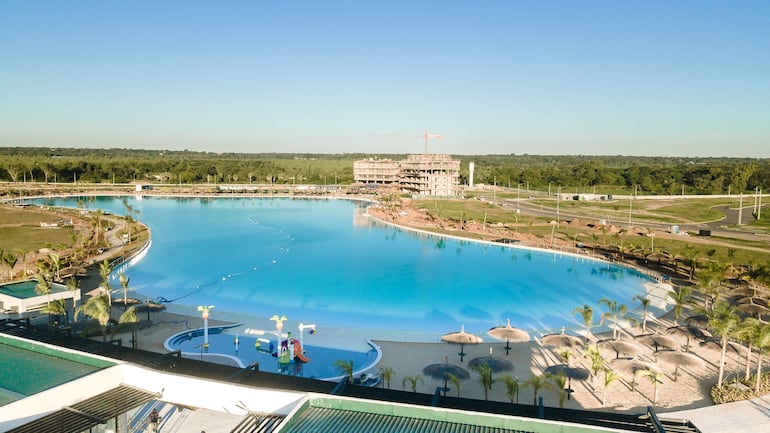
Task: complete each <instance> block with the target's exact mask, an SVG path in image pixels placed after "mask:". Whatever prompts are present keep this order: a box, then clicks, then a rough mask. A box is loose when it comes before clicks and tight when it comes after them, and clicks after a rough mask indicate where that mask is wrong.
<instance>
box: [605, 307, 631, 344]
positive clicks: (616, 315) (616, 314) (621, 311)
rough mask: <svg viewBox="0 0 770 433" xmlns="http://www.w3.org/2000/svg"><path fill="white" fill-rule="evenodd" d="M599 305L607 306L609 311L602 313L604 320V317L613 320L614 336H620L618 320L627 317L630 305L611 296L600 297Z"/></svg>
mask: <svg viewBox="0 0 770 433" xmlns="http://www.w3.org/2000/svg"><path fill="white" fill-rule="evenodd" d="M599 305H605V306H607V311H605V312H604V313H603V314H602V321H604V319H610V320H612V338H618V322H619V321H620V320H621V319H623V318H625V317H626V314H627V313H628V307H626V305H625V304H618V301H613V300H611V299H609V298H602V299H599Z"/></svg>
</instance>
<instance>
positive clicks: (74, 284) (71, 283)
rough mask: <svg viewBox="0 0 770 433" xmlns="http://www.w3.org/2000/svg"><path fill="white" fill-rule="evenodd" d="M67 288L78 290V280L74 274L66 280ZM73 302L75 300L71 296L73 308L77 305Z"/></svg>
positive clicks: (72, 290)
mask: <svg viewBox="0 0 770 433" xmlns="http://www.w3.org/2000/svg"><path fill="white" fill-rule="evenodd" d="M67 289H68V290H69V291H70V292H76V291H78V290H80V281H79V280H78V279H77V278H75V277H74V276H72V277H70V278H69V279H68V280H67ZM75 302H76V301H75V300H74V298H73V301H72V308H73V309H74V308H77V307H78V306H77V304H75Z"/></svg>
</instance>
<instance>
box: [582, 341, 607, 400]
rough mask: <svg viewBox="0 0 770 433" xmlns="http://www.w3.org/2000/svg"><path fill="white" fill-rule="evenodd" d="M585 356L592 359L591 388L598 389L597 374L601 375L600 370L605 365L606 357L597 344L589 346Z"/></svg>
mask: <svg viewBox="0 0 770 433" xmlns="http://www.w3.org/2000/svg"><path fill="white" fill-rule="evenodd" d="M583 356H584V357H586V358H588V359H589V360H590V361H591V373H592V374H591V388H593V389H594V390H596V376H598V375H599V371H600V370H601V369H602V368H603V367H604V357H603V356H602V354H601V353H600V352H599V348H598V347H596V345H594V346H589V347H588V349H586V351H585V353H584V354H583Z"/></svg>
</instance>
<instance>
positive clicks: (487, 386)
mask: <svg viewBox="0 0 770 433" xmlns="http://www.w3.org/2000/svg"><path fill="white" fill-rule="evenodd" d="M471 368H472V369H474V370H476V371H477V372H478V373H479V380H480V381H481V386H482V387H484V400H489V391H491V390H492V385H494V383H495V379H493V378H492V368H490V367H489V366H488V365H487V364H480V365H476V366H474V367H471Z"/></svg>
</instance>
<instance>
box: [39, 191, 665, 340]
mask: <svg viewBox="0 0 770 433" xmlns="http://www.w3.org/2000/svg"><path fill="white" fill-rule="evenodd" d="M128 200H129V204H130V205H131V206H133V208H134V209H136V210H137V211H138V212H139V214H138V218H139V219H140V221H141V222H142V223H145V224H147V225H148V226H149V227H150V228H151V230H152V240H153V242H152V246H151V248H150V249H149V251H148V252H147V254H146V256H145V257H144V258H143V259H142V260H141V261H140V262H139V263H137V264H135V265H133V266H132V267H131V268H130V269H121V270H122V271H123V272H125V273H126V275H128V276H129V277H130V286H131V288H132V289H133V290H135V291H137V292H139V293H141V294H143V295H145V296H148V297H153V298H157V297H163V298H165V299H167V300H170V301H172V302H173V303H175V304H182V305H188V306H193V307H194V306H196V305H215V306H216V311H217V314H220V313H219V312H224V311H230V312H235V313H240V314H245V315H253V316H260V317H265V316H268V317H269V316H271V315H273V314H280V315H286V316H288V317H290V318H291V319H293V320H297V321H300V320H301V321H304V322H305V323H316V324H318V325H319V327H323V326H334V327H347V328H352V329H358V330H371V331H372V335H373V336H376V331H377V330H390V331H394V330H396V331H403V332H405V333H408V332H419V333H433V334H436V335H440V334H444V333H447V332H450V331H453V330H459V328H460V327H461V325H465V328H466V329H467V330H472V331H474V332H482V331H486V330H487V329H489V328H491V327H493V326H497V325H502V324H504V323H505V321H506V319H510V320H511V324H512V325H514V326H517V327H521V328H524V329H527V330H529V331H533V332H536V333H543V332H549V331H554V330H558V329H560V328H561V327H562V326H567V327H573V328H575V329H579V328H580V327H581V326H580V325H581V323H582V322H580V323H579V322H578V321H577V320H578V318H577V316H575V315H573V314H571V311H572V310H573V309H574V308H575V307H580V306H581V305H583V304H587V305H590V306H592V307H593V308H594V310H596V311H597V314H596V318H597V321H598V317H599V314H600V312H601V310H600V308H599V307H598V305H597V301H598V300H599V299H600V298H602V297H609V298H610V299H613V300H617V301H618V302H620V303H624V304H626V305H628V306H629V308H630V309H631V310H633V309H634V308H635V307H636V306H635V305H634V304H638V302H635V301H632V297H633V296H634V295H645V294H647V293H648V290H649V286H650V285H651V284H655V281H654V280H652V279H650V278H648V277H646V276H644V275H642V274H641V273H639V272H637V271H636V270H632V269H628V268H624V267H619V266H616V265H613V264H609V263H605V262H601V261H595V260H590V259H586V258H582V257H575V256H570V255H561V254H553V253H549V252H543V251H539V250H527V249H519V248H513V247H510V246H503V245H496V244H481V243H475V242H470V241H462V240H456V239H450V238H442V237H437V236H428V235H418V234H414V233H413V232H411V231H407V230H401V229H398V228H394V227H391V226H387V225H383V224H379V223H374V222H373V221H372V218H369V217H367V216H365V215H364V213H365V212H364V211H365V207H366V206H367V204H366V203H364V202H357V201H349V200H316V199H290V198H159V197H144V198H141V199H137V198H136V197H131V198H129V199H128ZM37 202H38V203H44V204H48V205H65V206H71V207H74V206H75V205H76V203H77V198H68V199H46V200H38V201H37ZM86 204H87V206H88V207H89V208H92V209H93V208H100V209H104V210H107V211H109V212H112V213H115V214H118V215H125V214H126V210H125V207H124V205H123V204H122V202H121V198H115V197H97V198H95V199H92V200H86ZM662 308H665V302H664V300H663V299H658V300H654V301H653V303H652V308H651V311H652V313H661V309H662ZM218 317H220V318H221V316H218Z"/></svg>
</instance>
